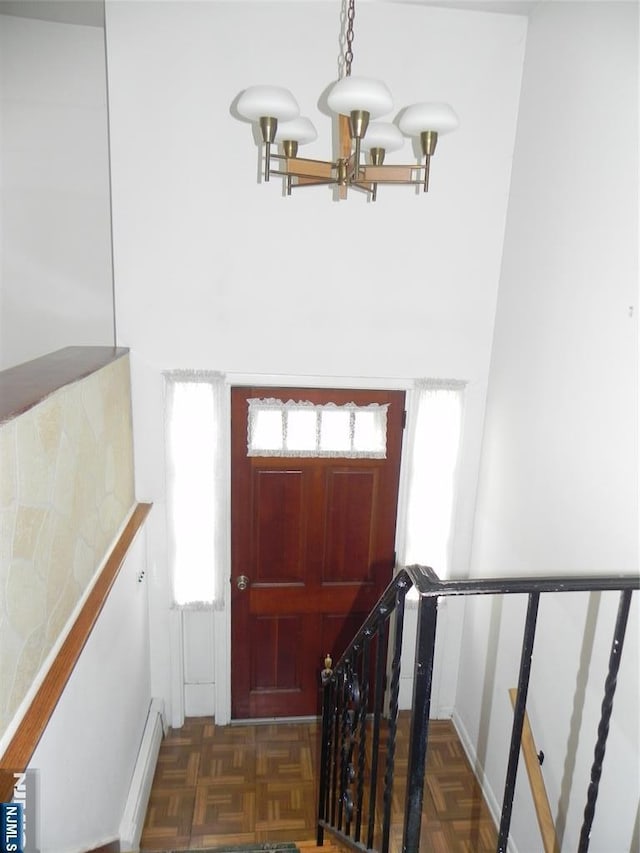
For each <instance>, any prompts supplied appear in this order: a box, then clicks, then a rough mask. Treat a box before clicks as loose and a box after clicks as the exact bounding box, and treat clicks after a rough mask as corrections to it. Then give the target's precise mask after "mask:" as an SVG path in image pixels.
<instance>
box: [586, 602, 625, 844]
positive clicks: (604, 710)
mask: <svg viewBox="0 0 640 853" xmlns="http://www.w3.org/2000/svg"><path fill="white" fill-rule="evenodd" d="M630 605H631V590H630V589H627V590H624V592H622V593H621V594H620V603H619V604H618V615H617V618H616V624H615V628H614V631H613V640H612V643H611V653H610V655H609V670H608V672H607V677H606V679H605V683H604V699H603V700H602V707H601V714H600V723H599V725H598V739H597V741H596V745H595V749H594V751H593V765H592V767H591V781H590V783H589V789H588V791H587V805H586V806H585V810H584V820H583V823H582V829H581V831H580V841H579V844H578V853H586V851H587V850H588V849H589V841H590V839H591V828H592V825H593V817H594V815H595V811H596V800H597V799H598V788H599V786H600V776H601V775H602V762H603V760H604V753H605V749H606V745H607V737H608V735H609V722H610V720H611V712H612V711H613V697H614V694H615V692H616V684H617V680H618V669H619V668H620V658H621V655H622V646H623V643H624V635H625V631H626V628H627V619H628V617H629V607H630Z"/></svg>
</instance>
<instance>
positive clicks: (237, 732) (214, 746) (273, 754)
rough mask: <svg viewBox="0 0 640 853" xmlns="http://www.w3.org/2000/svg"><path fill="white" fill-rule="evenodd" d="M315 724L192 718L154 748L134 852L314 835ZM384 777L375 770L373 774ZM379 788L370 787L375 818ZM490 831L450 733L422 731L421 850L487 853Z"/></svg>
mask: <svg viewBox="0 0 640 853" xmlns="http://www.w3.org/2000/svg"><path fill="white" fill-rule="evenodd" d="M407 754H408V714H401V717H400V722H399V727H398V737H397V743H396V772H395V781H394V788H393V802H392V828H391V849H392V850H393V851H399V850H400V849H401V846H402V845H401V842H402V820H403V807H404V806H403V804H404V790H405V776H406V766H407ZM319 755H320V727H319V724H318V723H317V722H308V723H286V722H283V723H277V724H258V725H238V726H225V727H222V726H216V725H215V724H214V722H213V721H212V719H211V718H191V719H187V720H186V721H185V725H184V727H183V728H181V729H171V730H170V731H169V734H168V735H167V737H166V738H165V739H164V741H163V743H162V746H161V748H160V755H159V758H158V764H157V767H156V773H155V777H154V781H153V787H152V790H151V796H150V800H149V806H148V810H147V816H146V821H145V826H144V830H143V834H142V839H141V850H142V851H143V853H144V851H147V852H148V851H162V850H180V849H182V850H186V849H188V848H197V847H207V846H208V847H217V846H221V845H225V844H229V845H237V844H251V843H255V842H258V843H260V842H274V841H295V842H301V841H307V840H310V839H313V838H315V835H316V808H317V806H316V802H317V780H316V772H315V768H316V767H317V765H318V761H319ZM383 773H384V769H383V768H382V769H381V774H383ZM382 791H383V785H382V784H379V786H378V793H379V797H380V807H379V808H378V812H379V813H380V814H381V813H382V809H381V802H382ZM496 843H497V834H496V829H495V826H494V823H493V820H492V818H491V815H490V813H489V811H488V809H487V806H486V804H485V803H484V800H483V798H482V793H481V791H480V786H479V785H478V783H477V781H476V779H475V777H474V775H473V772H472V770H471V768H470V766H469V763H468V761H467V758H466V756H465V753H464V750H463V748H462V745H461V744H460V741H459V740H458V736H457V734H456V732H455V729H454V727H453V725H452V724H451V723H450V722H449V721H443V720H438V721H435V720H434V721H432V723H431V724H430V728H429V749H428V759H427V779H426V783H425V792H424V809H423V820H422V835H421V844H420V847H421V851H424V853H427V851H433V853H485V851H487V853H489V851H494V850H495V849H496Z"/></svg>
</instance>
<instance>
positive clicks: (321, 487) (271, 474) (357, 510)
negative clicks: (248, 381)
mask: <svg viewBox="0 0 640 853" xmlns="http://www.w3.org/2000/svg"><path fill="white" fill-rule="evenodd" d="M266 397H268V398H275V399H280V400H282V401H287V400H295V401H308V402H310V403H313V404H314V405H318V404H326V403H335V404H337V405H339V406H340V405H345V404H347V403H355V404H356V405H358V406H366V405H368V404H370V403H378V404H388V410H387V451H386V458H384V459H375V458H374V459H371V458H344V457H342V458H340V457H338V458H336V457H326V456H321V457H314V458H308V457H305V458H298V457H284V456H268V457H262V456H249V455H248V453H247V418H248V402H247V401H248V400H249V399H250V398H266ZM403 413H404V392H402V391H353V390H348V391H344V390H337V391H329V390H325V389H322V390H320V389H293V388H284V389H274V388H266V389H265V388H233V389H232V392H231V418H232V430H231V433H232V440H231V451H232V453H231V458H232V475H231V512H232V533H231V542H232V578H231V587H232V592H231V668H232V669H231V706H232V707H231V711H232V716H233V718H234V719H243V718H244V719H246V718H259V717H289V716H310V715H316V714H318V713H319V712H320V708H319V701H320V692H319V684H320V676H319V673H320V670H321V669H322V664H323V659H324V655H325V654H326V653H327V652H329V653H331V654H332V655H333V658H334V661H335V660H337V658H338V656H339V655H341V654H342V652H343V651H344V649H345V648H346V645H347V644H348V642H349V641H350V640H351V638H352V637H353V635H354V634H355V632H356V631H357V629H358V628H359V627H360V625H361V624H362V622H363V621H364V618H365V617H366V615H367V614H368V613H369V611H370V610H371V608H372V607H373V606H374V604H375V603H376V601H377V600H378V598H379V597H380V595H381V593H382V592H383V591H384V589H385V587H386V585H387V584H388V582H389V581H390V580H391V576H392V571H393V566H394V561H395V555H394V544H395V525H396V512H397V497H398V478H399V470H400V450H401V443H402V424H403ZM242 578H246V584H247V585H246V587H245V588H244V589H242V588H240V587H242V586H243V583H242V580H240V584H238V581H239V579H242Z"/></svg>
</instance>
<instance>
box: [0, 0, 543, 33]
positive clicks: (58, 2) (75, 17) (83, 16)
mask: <svg viewBox="0 0 640 853" xmlns="http://www.w3.org/2000/svg"><path fill="white" fill-rule="evenodd" d="M291 2H303V0H291ZM359 2H370V0H359ZM384 2H387V3H413V4H416V5H425V6H444V7H446V8H449V9H471V10H474V11H476V12H498V13H503V14H510V15H529V14H530V13H531V11H532V10H533V9H534V8H535V7H536V6H538V5H540V3H543V2H551V0H384ZM0 14H4V15H18V16H19V17H23V18H39V19H40V20H43V21H57V22H59V23H66V24H84V25H85V26H93V27H102V26H104V0H0Z"/></svg>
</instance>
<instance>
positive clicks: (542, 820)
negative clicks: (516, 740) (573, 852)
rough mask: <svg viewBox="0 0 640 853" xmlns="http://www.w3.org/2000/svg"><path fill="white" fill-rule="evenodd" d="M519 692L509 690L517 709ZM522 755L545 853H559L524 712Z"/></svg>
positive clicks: (537, 758)
mask: <svg viewBox="0 0 640 853" xmlns="http://www.w3.org/2000/svg"><path fill="white" fill-rule="evenodd" d="M517 694H518V691H517V690H516V688H515V687H511V688H510V689H509V698H510V699H511V705H512V706H513V707H514V708H515V704H516V697H517ZM521 746H522V754H523V755H524V763H525V766H526V768H527V776H528V777H529V784H530V786H531V794H532V796H533V804H534V806H535V809H536V817H537V818H538V826H539V827H540V835H541V836H542V844H543V846H544V853H559V850H560V848H559V846H558V839H557V837H556V827H555V824H554V822H553V815H552V814H551V807H550V806H549V798H548V797H547V791H546V788H545V786H544V779H543V778H542V770H541V769H540V759H539V757H538V751H537V749H536V744H535V740H534V738H533V732H532V731H531V724H530V723H529V715H528V714H527V712H526V711H525V712H524V723H523V726H522V742H521Z"/></svg>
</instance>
